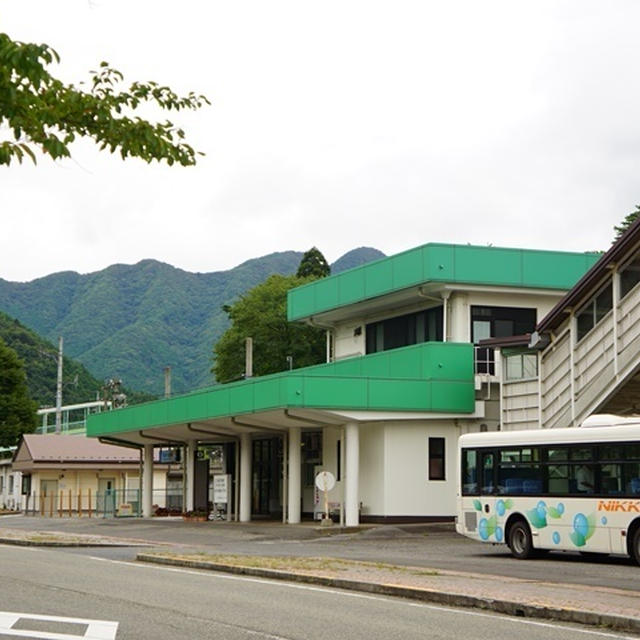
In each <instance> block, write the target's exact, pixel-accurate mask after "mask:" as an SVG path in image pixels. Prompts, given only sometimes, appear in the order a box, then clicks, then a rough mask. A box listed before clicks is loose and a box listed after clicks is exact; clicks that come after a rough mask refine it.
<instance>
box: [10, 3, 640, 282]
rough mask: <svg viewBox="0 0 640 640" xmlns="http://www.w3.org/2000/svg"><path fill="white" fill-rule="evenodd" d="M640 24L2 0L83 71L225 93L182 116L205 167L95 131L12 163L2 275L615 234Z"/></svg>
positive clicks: (614, 16) (587, 244)
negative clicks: (141, 155) (95, 141)
mask: <svg viewBox="0 0 640 640" xmlns="http://www.w3.org/2000/svg"><path fill="white" fill-rule="evenodd" d="M638 24H640V2H637V1H636V0H628V1H624V0H616V2H613V3H605V2H599V1H598V2H595V1H589V0H576V1H566V2H563V1H562V0H553V1H546V2H545V1H540V0H536V2H520V1H518V0H505V1H504V2H503V1H492V0H484V1H483V2H478V0H469V1H463V0H447V1H444V0H439V1H437V2H436V1H430V0H417V1H415V2H410V1H406V2H405V1H402V0H393V1H390V0H389V1H386V2H376V1H375V0H367V1H366V2H365V1H351V0H339V1H333V0H325V1H324V2H321V3H320V2H307V1H305V0H291V1H284V0H282V1H280V0H268V1H267V0H256V1H248V0H231V1H230V0H226V1H224V2H219V1H218V0H209V1H208V2H196V1H192V0H181V1H180V2H175V1H174V2H165V1H163V0H154V1H153V2H148V1H147V0H135V1H133V2H132V1H131V0H126V1H125V0H63V1H58V2H51V0H43V1H32V0H0V31H3V32H6V33H8V34H9V35H10V36H11V37H12V38H14V39H17V40H22V41H38V42H47V43H48V44H50V45H52V46H53V47H54V48H55V49H56V50H57V51H58V53H59V54H60V56H61V58H62V62H61V64H60V65H57V67H56V68H55V69H54V71H55V73H56V74H58V75H59V76H61V77H62V78H64V79H65V80H67V81H73V82H78V81H79V80H82V79H86V78H88V72H89V70H90V69H95V68H96V66H97V64H98V63H99V62H100V61H101V60H107V61H109V62H110V63H111V64H112V65H113V66H115V67H116V68H118V69H120V70H121V71H123V72H124V74H125V79H126V80H130V81H132V80H157V81H158V82H161V83H164V84H168V85H170V86H171V87H172V88H173V89H175V90H176V91H178V92H184V93H186V92H188V91H190V90H193V91H195V92H198V93H204V94H205V95H206V96H207V97H209V99H210V100H211V102H212V106H211V107H208V108H205V109H202V110H201V111H198V112H195V113H190V114H186V115H184V116H176V114H175V113H172V114H170V115H171V119H172V120H173V121H174V122H177V123H179V124H180V125H182V126H183V128H185V130H186V131H187V134H188V140H189V142H191V143H192V144H193V146H195V147H196V148H197V149H199V150H201V151H204V152H205V153H206V156H205V157H204V158H203V159H202V160H200V162H199V164H198V166H197V167H195V168H193V167H192V168H182V167H179V168H176V167H172V168H168V167H165V166H159V165H147V164H145V163H144V162H142V161H139V160H127V161H126V162H123V161H122V160H120V159H119V157H118V156H111V155H109V154H108V153H105V152H103V153H99V152H98V151H97V150H95V148H94V147H93V145H91V144H87V143H80V144H76V145H75V146H74V147H73V151H74V157H73V159H72V160H67V161H64V162H55V163H54V162H52V161H51V160H49V159H46V158H42V159H40V161H39V163H38V165H37V167H32V166H22V167H21V166H12V167H10V168H0V212H1V214H2V221H3V226H2V229H3V230H2V231H1V232H0V277H2V278H4V279H7V280H19V281H24V280H31V279H33V278H37V277H40V276H43V275H46V274H49V273H53V272H56V271H63V270H73V271H79V272H81V273H87V272H90V271H96V270H99V269H102V268H104V267H106V266H108V265H110V264H113V263H117V262H119V263H135V262H137V261H139V260H141V259H144V258H155V259H157V260H161V261H163V262H168V263H170V264H173V265H175V266H177V267H180V268H182V269H186V270H188V271H202V272H208V271H217V270H222V269H228V268H231V267H233V266H235V265H237V264H239V263H241V262H243V261H244V260H246V259H248V258H252V257H257V256H260V255H265V254H267V253H271V252H273V251H285V250H289V249H294V250H298V251H303V250H306V249H308V248H309V247H310V246H312V245H316V246H318V248H320V250H321V251H322V252H323V253H324V254H325V255H326V257H327V259H328V260H329V261H333V260H335V259H337V258H338V257H339V256H340V255H342V254H343V253H344V252H346V251H348V250H349V249H352V248H355V247H358V246H362V245H367V246H373V247H376V248H378V249H380V250H382V251H384V252H385V253H387V254H392V253H397V252H399V251H403V250H405V249H409V248H411V247H414V246H417V245H419V244H423V243H426V242H451V243H463V244H464V243H472V244H481V245H485V244H493V245H497V246H512V247H530V248H549V249H563V250H571V251H585V250H591V249H605V248H607V247H608V246H609V244H610V242H611V239H612V235H613V232H612V227H613V225H614V224H615V223H617V222H619V221H620V220H621V219H622V218H623V217H624V216H625V215H626V214H627V213H629V212H630V211H632V210H633V209H634V207H635V205H636V204H639V203H640V180H639V167H640V162H639V160H640V116H639V114H640V83H638V68H639V66H640V39H639V38H638V36H637V26H638ZM153 115H158V116H159V117H161V118H164V117H165V115H164V114H163V113H162V112H159V113H157V114H156V113H154V114H153ZM6 135H7V132H6V131H4V132H2V131H0V138H1V137H2V136H6Z"/></svg>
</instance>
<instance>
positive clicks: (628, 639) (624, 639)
mask: <svg viewBox="0 0 640 640" xmlns="http://www.w3.org/2000/svg"><path fill="white" fill-rule="evenodd" d="M89 558H90V559H91V560H98V561H99V562H110V563H111V564H123V565H125V566H128V567H136V568H138V569H157V570H159V571H170V572H175V573H185V574H189V575H194V576H206V577H210V578H217V579H220V580H240V581H243V582H253V583H256V584H267V585H278V586H283V587H287V588H289V589H299V590H301V591H318V592H320V593H331V594H336V595H339V596H341V597H349V598H359V599H361V600H376V601H379V602H386V603H395V604H402V605H405V606H408V607H418V608H422V609H430V610H432V611H443V612H448V613H451V611H452V610H453V609H454V607H441V606H438V605H435V604H426V603H423V602H410V601H408V600H403V599H401V598H398V599H396V598H392V597H382V596H372V595H368V594H365V593H355V592H353V591H348V590H344V591H341V590H338V589H331V588H329V587H313V586H311V585H305V584H295V583H292V582H285V581H281V580H274V579H269V578H252V577H248V576H238V575H232V574H225V573H213V572H210V571H209V570H207V569H202V570H200V571H195V570H193V569H183V568H180V567H168V566H166V565H157V564H156V565H154V564H151V563H138V562H126V561H124V560H111V559H110V558H99V557H97V556H89ZM455 611H456V613H459V614H461V615H466V616H475V617H478V618H494V617H495V614H491V613H481V612H479V611H469V610H467V609H455ZM500 615H504V617H503V619H504V620H506V621H509V622H513V623H514V624H524V625H529V626H534V627H547V628H551V629H557V628H558V627H561V628H567V625H565V624H553V623H550V622H537V621H536V620H523V619H522V618H515V617H513V616H507V615H505V614H500ZM568 628H571V629H573V630H575V631H577V632H579V633H583V634H586V635H591V636H596V637H598V638H615V639H616V640H638V636H623V635H620V634H617V633H610V632H604V631H592V630H591V629H583V628H581V627H568Z"/></svg>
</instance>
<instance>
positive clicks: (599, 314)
mask: <svg viewBox="0 0 640 640" xmlns="http://www.w3.org/2000/svg"><path fill="white" fill-rule="evenodd" d="M612 308H613V288H612V285H611V283H609V284H608V285H607V286H606V287H605V288H604V289H602V290H601V291H600V293H598V295H596V296H594V297H593V298H592V299H591V300H589V302H588V303H587V304H586V305H585V306H584V307H583V308H582V309H581V310H580V311H579V312H578V313H577V314H576V322H577V326H578V340H582V338H584V337H585V336H586V335H587V333H589V331H591V329H593V327H595V326H596V325H597V324H598V322H600V320H602V318H604V317H605V316H606V315H607V313H609V311H611V309H612Z"/></svg>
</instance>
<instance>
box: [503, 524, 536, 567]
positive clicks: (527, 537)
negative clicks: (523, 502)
mask: <svg viewBox="0 0 640 640" xmlns="http://www.w3.org/2000/svg"><path fill="white" fill-rule="evenodd" d="M509 549H511V554H512V555H513V557H514V558H518V560H526V559H527V558H530V557H531V556H532V555H533V539H532V537H531V529H529V525H528V524H527V523H526V522H525V521H524V520H518V521H516V522H514V523H513V524H512V525H511V528H510V529H509Z"/></svg>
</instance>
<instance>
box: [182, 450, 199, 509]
mask: <svg viewBox="0 0 640 640" xmlns="http://www.w3.org/2000/svg"><path fill="white" fill-rule="evenodd" d="M197 446H198V443H197V442H196V441H195V440H189V442H187V459H186V460H185V465H184V466H185V472H186V478H185V486H186V500H187V502H186V504H185V511H193V492H194V488H195V484H194V477H195V461H196V449H197Z"/></svg>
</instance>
